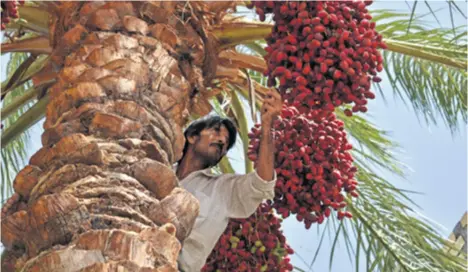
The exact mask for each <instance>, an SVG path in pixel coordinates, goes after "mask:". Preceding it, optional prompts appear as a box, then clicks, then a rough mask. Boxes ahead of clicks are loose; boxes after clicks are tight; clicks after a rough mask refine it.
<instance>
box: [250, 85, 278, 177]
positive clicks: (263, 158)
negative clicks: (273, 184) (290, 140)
mask: <svg viewBox="0 0 468 272" xmlns="http://www.w3.org/2000/svg"><path fill="white" fill-rule="evenodd" d="M282 107H283V102H282V100H281V95H280V94H279V93H278V92H277V91H272V90H270V91H268V92H267V94H266V96H265V99H264V100H263V105H262V109H261V119H262V130H261V138H260V149H259V154H258V159H257V168H256V169H255V170H256V171H257V174H258V176H259V177H260V178H262V179H263V180H266V181H270V180H273V177H274V171H275V165H274V164H275V146H274V144H273V133H272V131H271V128H272V127H273V123H274V121H275V119H276V117H277V116H278V115H279V114H280V113H281V110H282Z"/></svg>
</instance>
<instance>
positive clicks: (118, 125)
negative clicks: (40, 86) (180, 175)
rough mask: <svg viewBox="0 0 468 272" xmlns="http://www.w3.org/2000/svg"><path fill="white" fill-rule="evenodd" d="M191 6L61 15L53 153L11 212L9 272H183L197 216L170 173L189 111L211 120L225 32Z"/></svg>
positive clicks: (25, 180)
mask: <svg viewBox="0 0 468 272" xmlns="http://www.w3.org/2000/svg"><path fill="white" fill-rule="evenodd" d="M186 4H187V3H185V2H175V3H172V2H126V3H124V2H60V3H58V6H59V10H60V14H59V16H58V17H57V18H53V19H52V20H51V22H50V33H51V34H50V44H51V45H52V46H53V53H52V55H51V62H52V65H49V66H50V67H52V68H53V69H55V70H56V71H57V81H56V83H55V84H54V85H53V86H51V87H50V88H49V90H48V92H49V96H50V103H49V105H48V107H47V111H46V120H45V123H44V129H45V131H44V133H43V135H42V144H43V147H42V148H41V149H40V150H39V151H38V152H37V153H36V154H34V155H33V156H32V158H31V159H30V162H29V165H28V166H26V167H25V168H24V169H23V170H22V171H21V172H20V173H19V174H18V176H17V177H16V179H15V182H14V188H15V191H16V193H15V195H14V196H13V197H12V198H11V199H10V200H8V201H7V203H6V204H5V205H4V207H3V208H2V222H1V224H2V235H1V239H2V243H3V244H4V245H5V247H6V248H7V252H6V257H5V258H4V259H3V263H2V267H3V269H5V271H11V270H13V269H18V270H21V271H159V272H163V271H177V263H176V260H177V257H178V254H179V251H180V248H181V242H182V241H183V240H184V239H185V238H186V237H187V236H188V235H189V233H190V230H191V228H192V225H193V223H194V220H195V218H196V216H197V215H198V209H199V207H198V201H197V200H196V199H195V198H194V197H193V196H192V195H191V194H189V193H188V192H186V191H185V190H183V189H181V188H179V186H178V180H177V177H176V176H175V174H174V172H173V170H172V164H173V163H174V162H176V161H178V160H179V159H180V157H181V154H182V149H183V146H184V142H185V139H184V136H183V132H182V129H181V128H182V126H183V125H184V124H185V123H186V122H187V120H188V117H189V115H188V114H189V110H195V111H198V112H203V111H206V109H209V108H207V106H206V104H203V105H204V106H198V107H196V106H194V105H193V104H194V101H197V99H198V98H199V97H207V96H208V94H207V91H206V86H207V85H208V84H207V83H206V82H205V79H204V76H205V77H206V78H207V79H208V80H206V81H209V79H211V78H212V77H213V75H215V73H216V58H215V57H214V56H215V55H216V54H217V52H216V48H214V46H215V42H213V41H210V42H209V44H208V42H207V41H208V40H209V39H210V38H212V37H210V36H209V34H207V33H206V31H205V29H206V27H207V25H208V24H210V23H215V21H213V20H219V18H218V17H219V14H216V18H217V19H214V17H213V18H211V19H209V18H208V19H207V18H205V17H204V16H203V15H202V14H204V10H205V6H203V4H201V3H191V4H190V5H191V8H190V9H186ZM210 16H211V15H210ZM181 18H184V20H182V19H181ZM210 20H211V21H210ZM207 49H209V50H207ZM208 51H210V52H208ZM53 69H52V70H53ZM213 69H214V70H213ZM204 99H205V98H204ZM203 101H205V100H203ZM203 101H202V102H203Z"/></svg>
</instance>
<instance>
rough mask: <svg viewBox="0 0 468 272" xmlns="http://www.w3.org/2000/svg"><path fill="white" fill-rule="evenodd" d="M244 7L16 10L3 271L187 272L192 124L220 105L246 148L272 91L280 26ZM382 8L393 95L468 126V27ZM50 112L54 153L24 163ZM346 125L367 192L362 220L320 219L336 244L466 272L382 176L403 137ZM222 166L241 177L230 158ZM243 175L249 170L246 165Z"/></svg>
mask: <svg viewBox="0 0 468 272" xmlns="http://www.w3.org/2000/svg"><path fill="white" fill-rule="evenodd" d="M448 3H449V5H450V6H451V8H453V9H454V10H457V9H458V6H456V4H455V2H448ZM236 4H239V5H240V4H241V3H240V2H238V3H236V2H206V3H205V2H148V3H146V2H127V3H125V2H89V3H85V2H31V3H28V4H26V5H25V6H23V7H21V8H20V16H21V18H20V19H19V20H15V21H14V22H12V23H10V24H9V25H8V26H7V27H8V28H7V32H6V33H5V36H6V37H7V38H8V39H9V41H8V42H6V43H4V44H2V53H7V52H11V53H13V54H12V58H11V61H10V63H9V69H8V74H9V77H8V79H7V80H6V81H5V82H3V83H2V92H1V93H2V100H3V105H2V122H4V128H3V131H2V132H3V133H2V167H3V171H2V188H1V189H2V199H4V198H5V197H6V196H10V195H11V193H12V188H14V191H15V193H14V194H13V195H12V196H11V197H10V198H9V200H7V201H6V202H5V204H4V207H3V209H2V243H3V244H4V245H5V247H6V248H7V251H6V253H5V257H4V260H3V261H2V265H3V266H4V267H6V268H7V269H8V268H10V269H11V267H16V268H17V269H19V268H22V269H24V271H30V270H39V271H53V270H54V269H55V270H58V271H60V270H61V269H63V268H64V267H73V269H75V270H79V269H84V271H95V270H98V269H101V270H106V269H107V270H110V269H114V270H116V269H117V267H122V268H127V269H129V270H132V271H134V270H135V271H136V270H138V269H140V268H155V269H157V270H156V271H176V270H175V267H176V259H177V256H178V251H179V250H180V247H181V244H180V241H183V239H184V238H185V237H186V236H187V234H188V233H189V232H190V228H191V226H192V224H193V220H194V219H195V217H196V215H197V213H198V203H197V201H196V200H195V199H194V198H193V197H192V196H191V195H190V194H188V193H187V192H185V191H184V190H183V189H181V188H179V187H178V185H177V178H176V177H175V175H174V173H173V172H172V171H171V164H172V163H174V162H176V161H177V160H178V159H179V158H180V155H181V148H182V147H183V144H184V138H183V135H182V129H181V128H182V127H183V126H184V125H185V124H186V123H187V122H188V121H189V120H190V119H192V118H196V117H198V116H202V115H205V114H207V113H209V112H210V111H212V110H215V111H217V112H218V113H219V114H226V115H228V116H230V117H232V118H234V119H235V120H236V122H237V124H238V127H239V133H240V136H241V139H242V141H243V147H244V151H245V152H247V148H248V137H247V133H248V125H247V124H248V117H247V116H248V115H249V114H248V113H249V112H251V111H254V109H255V108H258V107H259V106H260V105H261V103H262V97H263V94H264V93H265V90H266V87H265V78H264V77H263V76H262V75H261V73H262V72H263V70H264V69H265V63H264V61H263V59H262V58H261V56H262V55H263V54H264V53H265V52H264V51H263V49H262V48H263V47H262V46H263V44H264V42H263V40H262V38H263V37H264V36H266V34H267V33H268V32H269V31H270V28H271V25H270V24H268V23H260V22H257V21H249V20H247V19H245V18H237V17H235V15H236V14H235V13H234V12H235V11H236ZM240 6H241V5H240ZM240 6H239V7H238V8H242V7H240ZM373 15H374V20H375V21H377V29H378V31H379V32H380V33H381V34H382V35H383V36H384V37H385V40H386V43H387V45H388V50H387V51H384V56H385V59H386V66H385V69H386V72H387V75H388V76H389V80H390V81H391V83H392V86H393V87H394V92H395V93H396V94H398V95H400V96H402V97H403V96H407V97H409V98H410V101H411V102H412V105H413V107H414V108H415V110H416V111H417V112H418V113H420V114H422V115H423V116H424V118H426V120H427V121H434V120H435V118H434V117H435V116H436V115H441V116H442V117H443V118H444V121H445V123H446V124H447V125H448V127H449V128H451V129H452V130H453V131H456V129H457V125H458V124H459V123H460V119H461V120H462V121H463V122H466V120H467V115H466V109H467V105H466V103H465V102H466V93H465V92H464V90H463V89H462V88H459V86H466V32H464V31H463V29H462V28H455V27H454V28H452V29H448V30H446V29H442V28H437V29H433V28H427V27H425V26H424V25H423V24H422V23H421V22H420V20H419V19H420V18H418V17H416V16H414V12H413V13H411V14H410V15H406V14H400V13H392V12H389V11H375V12H374V14H373ZM239 46H240V47H239ZM414 69H417V70H418V71H421V72H420V73H417V77H416V78H415V77H414V75H415V74H414V73H412V72H411V71H414ZM428 86H429V88H428ZM376 87H377V88H378V86H376ZM253 92H255V94H253V95H250V94H251V93H253ZM382 95H383V93H382ZM249 97H250V98H252V97H255V98H256V99H255V102H252V99H249ZM246 100H248V101H251V102H250V103H244V102H245V101H246ZM229 102H232V103H229ZM338 114H340V113H339V112H338ZM43 116H45V122H44V133H43V135H42V144H43V148H42V149H41V150H39V151H38V152H37V153H36V154H35V155H33V156H32V158H31V159H30V161H29V164H28V165H26V166H25V167H24V168H23V167H22V165H21V162H22V161H23V160H24V159H26V158H25V154H26V153H25V145H26V144H25V143H26V139H27V129H28V128H29V127H31V126H32V125H33V124H35V123H36V122H38V121H39V120H41V119H42V118H43ZM341 117H343V116H341ZM343 118H344V117H343ZM345 126H346V129H347V130H348V132H349V134H350V136H351V137H352V139H354V140H355V141H357V142H358V143H359V144H360V145H361V148H359V149H355V150H354V156H355V158H356V166H357V167H358V168H359V172H358V173H359V174H358V179H359V181H360V184H361V185H360V188H359V191H360V197H359V199H358V200H356V201H354V202H349V205H350V208H351V210H352V211H353V214H354V215H355V216H354V218H353V220H349V221H347V222H344V223H343V222H341V221H335V220H332V219H330V220H329V221H327V222H326V223H325V228H326V229H328V230H332V233H333V234H334V235H333V236H334V241H335V242H334V244H333V248H335V244H336V241H337V240H338V239H344V240H345V241H346V245H347V247H348V246H349V253H350V255H352V256H354V258H355V262H356V263H357V264H359V262H360V258H363V257H362V256H364V259H365V262H366V264H367V269H368V271H374V270H375V269H377V270H379V271H397V270H401V271H413V270H423V271H461V270H462V269H463V268H464V267H465V266H464V260H462V259H460V258H457V257H454V256H451V255H450V254H447V253H446V251H444V250H443V248H442V247H443V246H444V245H446V241H445V239H443V238H441V237H440V235H439V233H438V231H437V229H436V228H435V227H434V226H433V225H432V224H431V223H430V222H428V221H427V220H425V219H423V218H421V217H418V216H417V214H416V213H415V212H414V209H413V207H414V205H415V203H412V202H411V199H410V198H409V196H408V192H405V191H404V190H400V189H398V188H395V187H394V186H393V185H392V184H390V183H389V182H388V181H387V180H386V179H385V178H383V177H380V176H379V175H377V174H376V173H375V169H376V168H378V167H381V168H384V169H389V170H391V171H393V172H396V173H399V174H400V175H404V171H403V166H402V165H401V164H399V163H398V161H397V159H396V158H395V157H394V156H393V155H392V152H391V149H394V148H396V147H397V145H396V143H394V142H393V141H391V140H390V139H389V138H388V135H387V134H386V132H384V131H381V130H379V129H377V128H376V127H375V126H374V125H373V124H371V123H370V122H368V121H367V120H366V119H365V118H364V117H363V116H354V117H352V118H347V119H346V122H345ZM220 166H221V167H220V170H221V171H223V172H229V171H233V170H232V166H231V165H230V162H229V160H223V161H222V163H221V165H220ZM245 167H246V172H249V171H251V170H252V164H251V162H250V161H249V160H245ZM20 169H21V170H20ZM18 170H20V171H18ZM17 172H18V174H17V176H16V177H15V179H14V182H12V180H13V179H12V178H11V177H12V176H13V175H14V174H16V173H17ZM325 233H326V232H325V231H324V230H322V231H321V235H322V238H323V237H324V236H325ZM332 258H333V251H332V253H331V260H330V263H332ZM57 260H60V261H57Z"/></svg>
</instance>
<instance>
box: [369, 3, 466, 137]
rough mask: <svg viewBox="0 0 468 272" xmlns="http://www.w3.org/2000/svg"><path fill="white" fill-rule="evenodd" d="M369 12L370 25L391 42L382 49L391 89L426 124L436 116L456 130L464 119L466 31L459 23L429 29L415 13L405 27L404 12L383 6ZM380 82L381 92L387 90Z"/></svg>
mask: <svg viewBox="0 0 468 272" xmlns="http://www.w3.org/2000/svg"><path fill="white" fill-rule="evenodd" d="M373 14H374V15H375V16H374V19H375V20H376V21H377V24H376V25H377V26H376V29H377V30H378V31H379V32H380V33H381V34H382V35H383V36H384V38H385V40H386V41H388V44H389V49H390V47H391V46H393V48H392V50H384V51H383V57H384V64H385V67H384V69H385V72H386V76H387V78H388V82H389V83H390V85H391V86H392V89H393V94H394V95H395V96H396V97H399V98H400V99H401V100H402V101H405V100H408V101H409V102H410V103H411V105H412V107H413V109H414V110H415V112H416V113H417V116H418V117H421V116H422V117H423V118H424V120H425V121H426V122H427V123H431V124H437V118H438V117H439V116H440V117H442V120H443V122H444V123H445V124H446V125H447V126H448V127H449V128H450V129H451V130H452V132H455V131H457V129H458V127H459V125H460V121H463V122H466V121H467V120H468V115H467V104H466V101H467V94H466V90H465V86H466V85H467V73H466V65H467V53H468V51H467V47H466V46H467V38H466V31H465V30H464V29H463V28H462V27H458V28H454V29H444V28H429V27H427V26H425V24H424V22H422V21H421V18H420V17H415V18H414V20H413V21H412V23H411V25H410V26H409V25H408V17H409V16H410V15H404V14H401V13H394V12H391V11H386V10H379V11H374V13H373ZM407 29H408V31H407ZM454 32H455V35H454ZM395 47H399V48H395ZM409 49H411V50H413V52H411V51H410V50H409ZM423 55H424V56H423ZM436 59H437V61H435V60H436ZM456 67H458V68H456ZM381 87H382V86H380V88H379V89H380V90H381V95H382V96H386V95H388V94H387V93H385V90H382V89H381Z"/></svg>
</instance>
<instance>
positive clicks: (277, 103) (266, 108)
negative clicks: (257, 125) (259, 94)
mask: <svg viewBox="0 0 468 272" xmlns="http://www.w3.org/2000/svg"><path fill="white" fill-rule="evenodd" d="M282 109H283V101H282V100H281V95H280V93H279V92H278V91H275V90H271V89H270V90H268V92H267V93H266V95H265V98H264V99H263V105H262V109H261V118H262V128H268V129H270V128H271V127H272V126H273V121H275V119H276V118H277V117H278V115H280V113H281V110H282Z"/></svg>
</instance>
